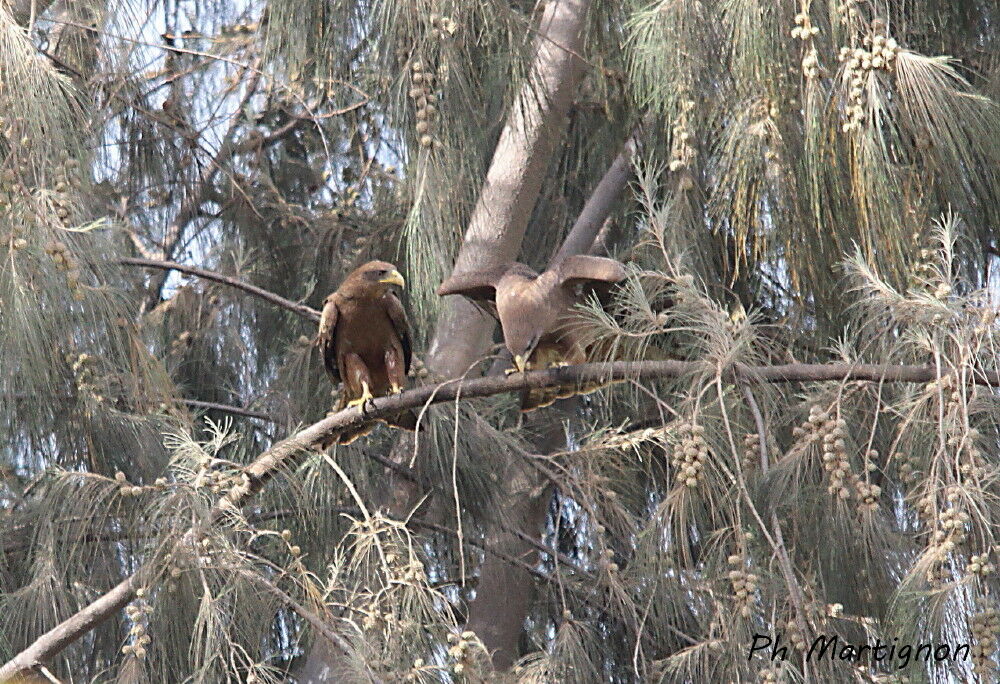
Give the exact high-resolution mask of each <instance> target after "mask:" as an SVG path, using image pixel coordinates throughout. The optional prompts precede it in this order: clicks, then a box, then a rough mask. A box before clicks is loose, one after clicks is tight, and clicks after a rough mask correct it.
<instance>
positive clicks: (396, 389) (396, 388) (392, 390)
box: [389, 385, 403, 394]
mask: <svg viewBox="0 0 1000 684" xmlns="http://www.w3.org/2000/svg"><path fill="white" fill-rule="evenodd" d="M402 393H403V388H402V387H400V386H399V385H392V386H391V387H389V394H402Z"/></svg>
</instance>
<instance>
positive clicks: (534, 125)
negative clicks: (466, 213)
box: [428, 0, 590, 378]
mask: <svg viewBox="0 0 1000 684" xmlns="http://www.w3.org/2000/svg"><path fill="white" fill-rule="evenodd" d="M589 7H590V0H552V1H551V2H549V3H548V4H547V5H546V7H545V11H544V12H543V14H542V17H541V20H540V21H539V25H538V38H537V39H536V41H535V57H534V62H533V64H532V66H531V70H530V75H529V77H528V79H526V81H525V83H524V84H523V85H522V86H521V91H520V93H519V94H518V98H517V101H516V102H515V103H514V104H513V106H512V107H511V110H510V114H509V115H508V120H507V123H506V125H505V126H504V129H503V132H502V133H501V134H500V139H499V141H498V142H497V146H496V150H495V151H494V153H493V160H492V162H491V163H490V169H489V171H488V173H487V174H486V180H485V182H484V183H483V189H482V191H481V192H480V194H479V198H478V200H477V202H476V206H475V208H474V209H473V211H472V216H471V217H470V219H469V227H468V228H467V229H466V231H465V236H464V239H463V241H462V247H461V249H460V250H459V253H458V257H457V258H456V260H455V268H454V272H455V273H464V272H466V271H472V270H478V269H481V268H488V267H490V266H496V265H498V264H502V263H505V262H508V261H513V260H515V259H516V258H517V256H518V254H519V252H520V251H521V241H522V240H523V239H524V233H525V230H527V227H528V219H529V218H530V217H531V212H532V209H533V208H534V206H535V203H536V202H537V200H538V194H539V192H540V191H541V188H542V182H543V181H544V179H545V171H546V169H547V168H548V166H549V162H550V161H551V159H552V153H553V152H554V150H555V146H556V142H557V141H558V140H560V139H562V137H563V134H564V133H565V128H566V116H567V114H568V112H569V108H570V104H571V103H572V100H573V93H574V92H575V91H576V87H577V85H578V84H579V82H580V78H581V76H582V74H583V63H582V61H581V60H580V58H579V55H580V53H581V51H582V49H583V27H584V23H585V20H586V17H587V11H588V9H589ZM493 326H494V323H493V321H492V320H491V319H487V318H486V317H484V316H483V315H482V313H481V312H480V311H479V310H478V309H477V308H476V307H475V306H473V305H472V304H470V303H468V302H467V301H465V300H464V299H463V298H461V297H448V298H446V300H445V304H444V307H443V312H442V314H441V316H440V318H439V319H438V323H437V327H436V329H435V333H434V338H433V341H432V342H431V346H430V350H429V352H430V353H429V355H428V367H429V368H430V370H431V371H433V372H435V373H437V374H439V375H441V376H443V377H449V378H450V377H455V376H457V375H460V374H461V373H464V372H465V371H466V369H467V368H468V367H469V366H470V365H471V364H472V363H474V362H475V361H476V360H477V359H478V358H480V357H481V356H482V354H483V352H484V351H485V350H486V349H488V348H489V345H490V338H491V335H492V331H493Z"/></svg>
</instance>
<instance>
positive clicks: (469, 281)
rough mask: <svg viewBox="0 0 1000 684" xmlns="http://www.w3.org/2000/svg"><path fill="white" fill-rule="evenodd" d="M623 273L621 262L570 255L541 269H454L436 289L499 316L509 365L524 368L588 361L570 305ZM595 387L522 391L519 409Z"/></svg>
mask: <svg viewBox="0 0 1000 684" xmlns="http://www.w3.org/2000/svg"><path fill="white" fill-rule="evenodd" d="M624 278H625V267H624V266H623V265H622V264H621V263H620V262H618V261H615V260H614V259H605V258H603V257H594V256H586V255H576V256H571V257H567V258H565V259H562V260H561V261H559V262H558V263H556V264H553V265H552V266H550V267H549V268H548V269H547V270H546V271H545V272H543V273H541V274H539V273H536V272H535V271H534V270H533V269H531V268H529V267H528V266H525V265H524V264H521V263H512V264H504V265H502V266H499V267H496V268H492V269H487V270H483V271H470V272H466V273H459V274H456V275H453V276H451V277H450V278H448V279H447V280H446V281H444V282H443V283H441V286H440V287H439V288H438V290H437V293H438V295H441V296H445V295H453V294H460V295H462V296H464V297H467V298H468V299H470V300H471V301H473V302H474V303H476V304H478V305H479V306H480V307H482V308H483V309H484V310H486V311H488V312H489V313H490V314H491V315H493V316H494V317H495V318H496V319H497V320H499V321H500V325H501V327H502V328H503V337H504V343H505V345H506V347H507V350H508V351H510V353H511V356H512V357H513V359H514V366H515V369H516V370H517V371H520V372H524V371H526V370H536V369H542V368H553V367H558V366H565V365H575V364H578V363H585V362H586V361H588V360H589V353H588V352H589V350H588V349H587V348H586V345H585V342H584V340H585V339H586V336H585V335H584V331H583V329H582V328H581V326H582V325H584V322H583V321H582V320H581V319H580V317H579V315H578V314H577V313H576V312H575V311H574V308H575V306H576V305H577V304H578V303H580V302H582V301H584V300H585V299H586V298H587V296H589V294H590V293H596V294H597V295H598V297H601V298H606V296H607V294H608V292H609V291H610V289H611V287H612V286H613V285H614V284H615V283H618V282H621V281H622V280H624ZM510 372H513V371H510ZM598 387H599V385H591V386H584V387H579V386H573V387H568V386H567V387H554V388H544V389H532V390H526V391H525V392H524V393H523V394H522V395H521V410H522V411H530V410H532V409H536V408H540V407H542V406H548V405H549V404H551V403H552V402H554V401H555V400H556V399H560V398H564V397H568V396H572V395H574V394H579V393H586V392H591V391H593V390H595V389H597V388H598Z"/></svg>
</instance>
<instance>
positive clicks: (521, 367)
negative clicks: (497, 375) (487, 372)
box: [504, 355, 529, 375]
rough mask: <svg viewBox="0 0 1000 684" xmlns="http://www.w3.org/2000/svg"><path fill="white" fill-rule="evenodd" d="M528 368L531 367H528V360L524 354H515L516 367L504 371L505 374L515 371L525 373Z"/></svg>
mask: <svg viewBox="0 0 1000 684" xmlns="http://www.w3.org/2000/svg"><path fill="white" fill-rule="evenodd" d="M526 370H529V368H528V360H527V359H525V358H524V357H523V356H520V355H515V356H514V367H513V368H508V369H507V370H505V371H504V375H512V374H514V373H523V372H525V371H526Z"/></svg>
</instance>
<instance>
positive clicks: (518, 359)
mask: <svg viewBox="0 0 1000 684" xmlns="http://www.w3.org/2000/svg"><path fill="white" fill-rule="evenodd" d="M514 365H515V366H517V371H518V372H519V373H523V372H524V370H525V368H527V363H526V362H525V360H524V357H523V356H521V355H520V354H517V355H515V356H514Z"/></svg>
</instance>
